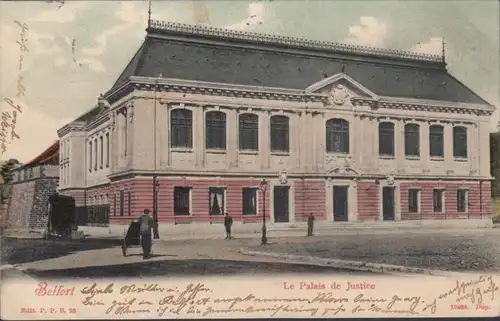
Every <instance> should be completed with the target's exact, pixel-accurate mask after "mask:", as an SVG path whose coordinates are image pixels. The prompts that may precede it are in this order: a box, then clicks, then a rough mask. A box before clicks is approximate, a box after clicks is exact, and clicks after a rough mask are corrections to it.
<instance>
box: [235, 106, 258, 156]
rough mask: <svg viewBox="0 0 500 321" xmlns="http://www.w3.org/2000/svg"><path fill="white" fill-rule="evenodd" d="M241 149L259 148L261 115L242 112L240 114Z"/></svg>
mask: <svg viewBox="0 0 500 321" xmlns="http://www.w3.org/2000/svg"><path fill="white" fill-rule="evenodd" d="M238 122H239V149H240V150H254V151H255V150H259V116H257V115H255V114H241V115H240V116H239V121H238Z"/></svg>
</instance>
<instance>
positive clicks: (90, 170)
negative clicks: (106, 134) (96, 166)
mask: <svg viewBox="0 0 500 321" xmlns="http://www.w3.org/2000/svg"><path fill="white" fill-rule="evenodd" d="M93 160H94V158H93V157H92V142H89V172H92V167H93V165H92V161H93Z"/></svg>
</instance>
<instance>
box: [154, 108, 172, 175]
mask: <svg viewBox="0 0 500 321" xmlns="http://www.w3.org/2000/svg"><path fill="white" fill-rule="evenodd" d="M169 107H170V105H169V104H168V103H163V102H160V103H159V104H158V106H157V108H158V109H157V111H156V115H157V117H158V124H159V125H158V127H159V128H160V131H159V135H158V137H160V138H159V142H158V144H159V146H158V151H159V152H158V154H159V159H160V164H159V166H160V168H164V167H167V166H169V159H170V157H169V151H170V135H169V134H170V126H169V124H168V123H169V118H170V117H169V115H170V111H169V109H170V108H169Z"/></svg>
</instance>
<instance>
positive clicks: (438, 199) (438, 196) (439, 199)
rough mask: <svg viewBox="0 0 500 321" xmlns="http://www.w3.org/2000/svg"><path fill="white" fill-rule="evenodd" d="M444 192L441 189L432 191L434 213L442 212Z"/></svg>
mask: <svg viewBox="0 0 500 321" xmlns="http://www.w3.org/2000/svg"><path fill="white" fill-rule="evenodd" d="M443 200H444V191H443V190H442V189H435V190H433V191H432V207H433V211H434V212H435V213H442V212H443V203H444V201H443Z"/></svg>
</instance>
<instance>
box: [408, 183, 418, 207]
mask: <svg viewBox="0 0 500 321" xmlns="http://www.w3.org/2000/svg"><path fill="white" fill-rule="evenodd" d="M419 196H420V190H418V189H409V190H408V212H410V213H418V211H419V206H418V205H419Z"/></svg>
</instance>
